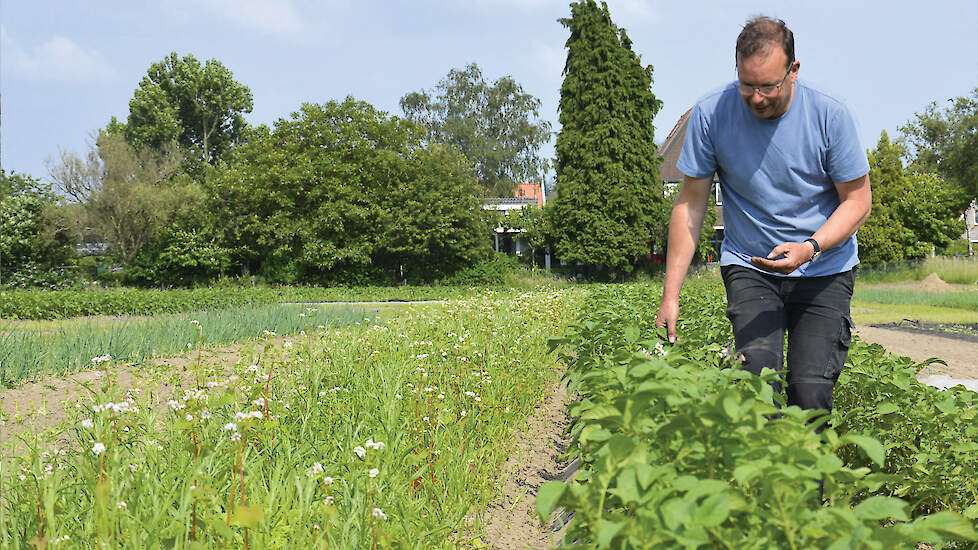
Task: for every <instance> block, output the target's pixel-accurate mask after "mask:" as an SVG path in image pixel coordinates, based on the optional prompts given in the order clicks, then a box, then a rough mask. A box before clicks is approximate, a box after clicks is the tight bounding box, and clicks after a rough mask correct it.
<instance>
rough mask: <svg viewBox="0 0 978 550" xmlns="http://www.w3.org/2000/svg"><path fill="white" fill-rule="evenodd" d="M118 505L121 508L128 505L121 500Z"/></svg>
mask: <svg viewBox="0 0 978 550" xmlns="http://www.w3.org/2000/svg"><path fill="white" fill-rule="evenodd" d="M116 506H118V507H119V508H125V507H126V503H125V502H123V501H121V500H120V501H119V504H116Z"/></svg>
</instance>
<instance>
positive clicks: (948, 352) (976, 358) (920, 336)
mask: <svg viewBox="0 0 978 550" xmlns="http://www.w3.org/2000/svg"><path fill="white" fill-rule="evenodd" d="M856 334H857V335H858V336H859V337H860V338H861V339H862V340H863V341H865V342H872V343H875V344H879V345H881V346H883V347H884V348H886V349H887V351H889V352H890V353H893V354H896V355H904V356H907V357H909V358H911V359H913V360H914V361H918V362H920V361H926V360H928V359H931V358H934V357H937V358H939V359H943V360H944V361H946V362H947V366H945V365H941V364H940V363H932V364H931V365H929V366H927V367H924V368H923V369H922V370H921V371H920V373H919V375H918V377H920V376H926V375H928V374H946V375H948V376H950V377H952V378H972V379H978V344H975V343H974V342H972V341H969V340H968V339H964V338H957V337H954V336H951V335H950V334H949V335H947V336H944V335H938V334H935V333H933V332H926V333H925V332H920V333H916V332H911V331H907V330H897V329H892V328H878V327H866V326H860V327H856Z"/></svg>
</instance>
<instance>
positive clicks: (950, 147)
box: [900, 88, 978, 198]
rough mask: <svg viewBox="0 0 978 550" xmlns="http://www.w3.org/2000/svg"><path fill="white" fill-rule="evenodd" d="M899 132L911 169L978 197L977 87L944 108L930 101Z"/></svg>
mask: <svg viewBox="0 0 978 550" xmlns="http://www.w3.org/2000/svg"><path fill="white" fill-rule="evenodd" d="M900 132H901V133H902V134H903V141H904V142H905V143H906V144H907V145H908V146H909V151H908V156H909V157H910V158H911V159H912V163H911V168H912V169H914V170H918V171H921V172H929V173H934V174H938V175H940V176H941V177H943V178H944V179H945V180H948V181H950V182H952V183H953V184H955V185H956V186H957V187H958V188H959V189H960V190H961V191H962V192H964V193H965V194H966V195H969V196H970V197H971V198H973V197H974V196H975V195H978V88H975V89H974V90H972V91H971V94H970V95H967V96H962V97H957V98H955V99H954V100H953V101H952V103H951V105H950V106H948V107H945V108H944V109H939V108H938V107H937V103H936V102H931V104H930V105H928V106H927V108H926V109H925V110H924V112H923V113H917V114H916V115H915V117H914V119H913V120H911V121H910V122H908V123H907V124H905V125H904V126H901V127H900Z"/></svg>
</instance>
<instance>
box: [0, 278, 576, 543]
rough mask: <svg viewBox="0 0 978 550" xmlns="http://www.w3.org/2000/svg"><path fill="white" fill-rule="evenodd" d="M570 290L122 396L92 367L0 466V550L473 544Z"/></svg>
mask: <svg viewBox="0 0 978 550" xmlns="http://www.w3.org/2000/svg"><path fill="white" fill-rule="evenodd" d="M580 295H581V292H580V291H577V290H570V291H557V290H549V289H541V290H537V291H534V292H527V293H521V292H519V291H507V292H493V291H485V292H483V293H481V294H480V295H479V296H477V297H473V298H468V299H463V300H457V301H453V302H450V303H447V304H436V305H430V304H429V305H426V306H425V307H420V306H416V307H410V308H407V310H406V312H405V313H404V314H402V315H398V316H395V317H392V318H391V319H388V320H386V321H383V322H379V321H378V322H373V321H371V322H360V323H356V324H352V325H348V326H334V325H331V324H328V323H327V324H325V325H323V326H318V327H314V328H311V329H310V330H306V331H304V332H303V333H302V334H299V335H296V336H293V337H289V338H287V339H285V341H284V342H283V343H281V344H279V345H272V344H271V343H269V346H268V347H266V348H264V352H263V353H262V354H261V355H259V354H257V353H248V352H243V354H242V361H241V362H239V363H238V364H236V365H235V366H234V367H233V368H226V367H221V366H218V365H208V364H198V365H194V366H191V367H190V368H189V369H188V371H187V372H185V373H174V372H168V371H166V370H162V368H161V370H159V371H153V370H149V369H147V372H145V373H144V374H145V377H146V378H145V379H144V380H142V382H143V385H142V386H140V387H136V388H135V389H130V390H127V388H125V387H122V386H120V385H119V384H118V383H117V382H115V370H114V368H113V367H112V366H111V365H112V364H111V363H104V364H103V363H101V362H100V358H96V362H98V363H99V365H98V367H99V368H101V369H103V370H104V371H105V373H104V375H103V376H102V378H101V379H100V380H101V382H100V383H98V384H95V385H93V386H92V387H91V390H92V396H93V402H91V403H80V404H79V406H78V407H69V410H68V419H67V420H66V421H65V422H64V423H63V424H62V425H61V426H59V427H58V428H57V429H56V430H55V431H54V433H53V434H50V435H44V434H36V433H33V432H28V431H25V432H21V434H20V437H19V441H13V442H7V444H8V445H10V444H13V446H15V447H17V449H15V452H10V450H11V449H9V448H7V449H4V452H3V453H0V548H2V549H7V548H18V549H19V548H31V547H34V548H49V549H50V548H132V549H147V548H166V549H172V548H179V549H196V548H245V549H247V548H303V549H307V548H308V549H314V548H364V549H366V548H417V549H431V548H482V547H484V544H483V543H482V542H481V541H480V538H479V537H480V533H481V528H480V522H481V521H482V518H481V514H482V512H481V511H482V510H485V507H486V505H487V503H488V502H490V500H491V499H493V498H495V494H496V491H497V482H498V480H497V471H498V468H499V466H500V464H501V463H502V462H503V461H504V460H505V458H506V456H505V454H506V451H507V441H508V440H509V434H511V433H512V431H513V430H515V429H516V428H517V426H518V425H519V423H520V422H521V421H522V419H524V418H525V417H526V416H527V415H528V414H530V412H531V411H532V410H533V409H534V406H535V405H536V404H537V403H539V402H540V400H541V399H542V397H543V395H545V393H546V392H548V390H549V389H550V388H552V387H553V386H554V384H555V383H556V382H557V378H558V377H559V365H558V364H557V362H556V360H555V355H554V354H552V353H550V352H549V350H548V346H547V338H548V337H549V336H551V335H552V334H554V333H559V332H562V331H563V330H565V327H566V325H567V323H568V321H569V320H571V319H572V318H573V316H574V315H575V314H576V311H577V309H578V308H577V305H576V301H577V299H578V297H579V296H580ZM195 327H197V328H198V329H199V330H200V332H201V333H202V334H203V335H204V336H205V337H206V335H207V334H208V331H210V330H212V327H209V326H207V325H206V324H203V323H200V324H199V325H195ZM168 385H175V388H174V390H173V391H172V393H168V392H165V391H163V390H164V389H165V388H166V387H168Z"/></svg>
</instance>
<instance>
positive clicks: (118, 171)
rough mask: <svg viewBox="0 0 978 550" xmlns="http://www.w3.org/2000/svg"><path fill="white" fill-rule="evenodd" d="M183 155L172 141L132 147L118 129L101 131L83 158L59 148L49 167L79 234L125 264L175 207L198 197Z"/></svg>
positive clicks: (191, 201)
mask: <svg viewBox="0 0 978 550" xmlns="http://www.w3.org/2000/svg"><path fill="white" fill-rule="evenodd" d="M183 160H184V157H183V154H182V153H181V152H180V150H179V149H178V147H177V146H176V144H175V143H173V142H171V143H169V144H164V145H163V146H161V147H157V148H143V149H141V150H136V149H134V148H133V147H132V146H130V145H129V144H128V143H126V140H125V139H124V137H123V136H122V135H121V134H119V133H110V132H106V131H105V130H102V131H100V132H99V134H98V137H97V138H96V140H95V143H94V144H93V145H92V146H91V150H90V151H89V152H88V153H87V154H86V156H85V158H84V159H82V158H80V157H78V156H77V155H75V154H74V153H70V152H65V153H62V155H61V160H60V162H59V163H56V164H54V165H52V166H50V167H49V170H50V173H51V179H52V181H53V182H54V185H55V187H56V188H57V189H59V190H60V191H61V193H62V194H63V195H64V196H65V197H66V198H67V199H68V200H69V202H70V203H71V204H69V205H68V206H67V211H68V212H71V213H72V214H73V215H74V216H75V217H74V224H75V225H76V231H77V232H78V233H80V236H81V237H85V236H86V235H94V236H96V237H97V238H101V239H103V240H104V241H105V242H107V243H109V244H111V245H112V251H113V253H114V254H115V255H116V256H117V257H118V259H119V260H120V261H122V262H123V263H128V262H129V261H131V260H132V259H133V258H134V257H135V256H136V254H138V253H139V251H140V249H142V247H143V246H145V245H146V244H147V243H148V242H150V241H151V240H152V239H153V238H154V237H155V236H156V235H157V234H158V233H159V231H160V230H162V228H163V227H164V226H165V225H166V224H167V223H168V222H169V221H170V220H171V219H172V217H173V216H174V215H175V214H176V212H177V211H178V210H179V209H180V208H181V207H183V206H185V205H188V204H193V203H194V202H195V200H199V198H200V190H199V188H198V187H197V186H196V185H194V184H193V183H192V182H191V181H190V179H189V177H187V176H186V174H184V173H183V172H182V171H181V164H182V162H183Z"/></svg>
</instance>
